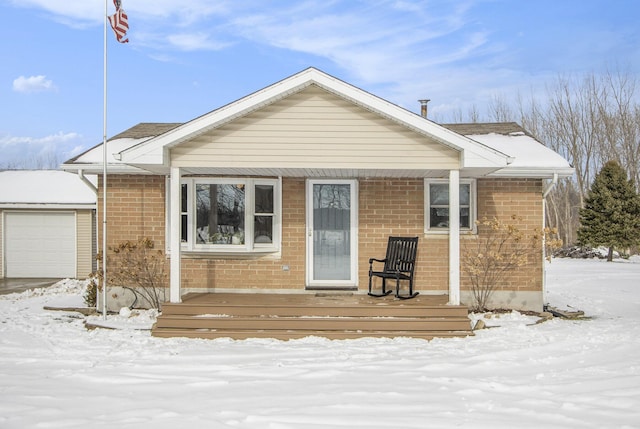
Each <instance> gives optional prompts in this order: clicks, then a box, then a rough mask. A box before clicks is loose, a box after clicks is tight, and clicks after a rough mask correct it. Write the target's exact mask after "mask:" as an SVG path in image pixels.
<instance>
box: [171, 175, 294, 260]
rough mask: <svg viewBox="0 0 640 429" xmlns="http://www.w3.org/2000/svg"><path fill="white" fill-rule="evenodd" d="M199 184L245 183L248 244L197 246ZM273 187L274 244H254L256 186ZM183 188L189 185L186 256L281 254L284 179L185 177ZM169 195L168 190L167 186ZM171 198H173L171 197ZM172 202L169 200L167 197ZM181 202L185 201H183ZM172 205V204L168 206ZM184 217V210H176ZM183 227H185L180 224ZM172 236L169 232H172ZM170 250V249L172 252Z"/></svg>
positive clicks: (184, 248) (184, 243) (182, 245)
mask: <svg viewBox="0 0 640 429" xmlns="http://www.w3.org/2000/svg"><path fill="white" fill-rule="evenodd" d="M196 184H243V185H245V187H246V190H247V191H246V193H245V198H246V200H245V243H244V245H223V244H197V243H196V242H195V240H194V231H195V225H194V222H195V212H196V207H195V198H194V196H195V187H196ZM267 184H268V185H273V187H274V201H273V204H274V208H273V210H274V213H273V242H272V243H254V237H253V228H254V216H255V213H254V211H255V210H254V209H255V198H254V197H255V194H254V192H255V185H267ZM182 185H187V192H188V193H187V241H186V242H182V243H181V246H180V249H181V251H182V252H185V253H199V254H254V253H277V252H279V251H280V249H281V243H282V178H281V177H280V178H277V179H266V178H247V177H238V178H229V177H224V178H218V177H183V178H181V180H180V189H181V190H182ZM167 193H169V192H168V187H167ZM168 197H169V196H168ZM167 201H169V198H167ZM180 202H181V200H180ZM167 206H169V205H167ZM167 208H168V210H167V225H170V212H171V210H169V207H167ZM176 212H177V213H179V215H180V216H181V217H182V207H180V210H177V211H176ZM180 225H181V224H180ZM168 233H169V231H168ZM167 242H168V240H167ZM168 250H170V249H168Z"/></svg>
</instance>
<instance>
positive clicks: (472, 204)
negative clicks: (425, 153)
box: [424, 179, 478, 234]
mask: <svg viewBox="0 0 640 429" xmlns="http://www.w3.org/2000/svg"><path fill="white" fill-rule="evenodd" d="M436 183H438V184H448V183H449V179H424V233H425V234H449V228H448V227H446V228H442V227H440V228H437V227H433V228H432V227H431V226H430V225H431V207H430V202H431V198H430V189H431V187H430V186H429V185H430V184H436ZM460 184H461V185H467V184H468V185H470V195H469V223H470V228H463V227H460V232H466V233H472V234H477V225H476V219H477V218H478V198H477V196H478V191H477V181H476V179H460Z"/></svg>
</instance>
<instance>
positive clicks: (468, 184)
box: [425, 179, 476, 232]
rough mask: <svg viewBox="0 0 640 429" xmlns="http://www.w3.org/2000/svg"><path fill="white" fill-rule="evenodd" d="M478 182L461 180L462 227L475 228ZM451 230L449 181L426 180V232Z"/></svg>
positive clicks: (470, 229) (465, 228) (469, 229)
mask: <svg viewBox="0 0 640 429" xmlns="http://www.w3.org/2000/svg"><path fill="white" fill-rule="evenodd" d="M475 213H476V182H475V180H472V179H461V180H460V229H461V230H467V231H472V230H475V220H476V214H475ZM448 230H449V181H448V180H442V179H438V180H434V179H427V180H425V232H438V231H443V232H446V231H448Z"/></svg>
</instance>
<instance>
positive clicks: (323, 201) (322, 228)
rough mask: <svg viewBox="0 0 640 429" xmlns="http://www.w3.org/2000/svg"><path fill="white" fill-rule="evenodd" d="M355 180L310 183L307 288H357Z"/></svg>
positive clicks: (312, 181)
mask: <svg viewBox="0 0 640 429" xmlns="http://www.w3.org/2000/svg"><path fill="white" fill-rule="evenodd" d="M356 185H357V182H356V181H355V180H309V181H307V286H310V287H320V288H323V287H326V288H332V287H340V288H343V287H355V286H357V259H358V258H357V231H358V227H357V213H358V207H357V202H358V195H357V186H356Z"/></svg>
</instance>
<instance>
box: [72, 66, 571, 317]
mask: <svg viewBox="0 0 640 429" xmlns="http://www.w3.org/2000/svg"><path fill="white" fill-rule="evenodd" d="M107 145H108V147H107V152H108V153H109V158H108V172H109V173H108V176H107V177H108V181H107V207H108V209H107V213H108V224H109V232H108V245H109V246H113V245H116V244H118V243H121V242H123V241H127V240H136V239H138V238H140V237H148V238H151V239H152V240H154V242H155V243H156V244H157V245H158V246H160V248H161V249H165V250H166V254H167V257H168V258H169V266H170V277H169V296H170V301H171V302H173V303H178V302H180V301H181V300H182V297H183V296H184V295H185V294H186V293H188V292H216V293H221V292H248V291H251V292H256V291H259V292H264V293H272V294H275V293H283V292H291V293H304V292H307V291H330V292H331V291H352V292H356V293H360V292H365V291H366V288H367V283H368V265H369V264H368V259H369V258H370V257H382V256H384V253H385V247H386V243H387V238H388V236H390V235H401V236H418V237H420V240H419V250H418V263H417V268H416V280H415V286H416V290H418V291H420V293H421V295H447V296H448V298H447V300H448V302H449V303H450V304H451V305H457V304H459V303H460V302H461V301H462V302H468V301H469V299H470V297H469V287H468V280H467V279H466V278H465V277H464V275H463V274H462V273H461V270H460V253H461V250H460V249H461V246H464V243H465V242H466V241H469V240H478V239H482V237H479V236H478V233H477V231H476V228H475V223H474V221H475V220H476V219H481V218H483V217H494V216H495V217H498V218H503V219H507V218H510V216H511V215H512V214H516V215H519V216H521V218H522V221H521V222H520V224H519V225H518V227H519V228H520V229H522V230H523V231H525V232H526V233H527V234H533V232H534V231H535V230H536V229H538V230H539V229H540V228H541V227H542V225H543V219H544V217H543V206H544V203H543V195H544V193H545V191H546V190H548V189H549V187H550V186H553V183H554V181H555V180H557V178H559V177H567V176H570V175H571V174H573V169H572V168H571V166H570V165H569V164H568V163H567V161H566V160H565V159H563V158H562V157H561V156H560V155H558V154H556V153H555V152H553V151H552V150H550V149H548V148H546V147H545V146H544V145H542V144H541V143H540V142H538V141H536V140H535V139H534V138H533V137H532V136H530V135H528V134H527V133H526V132H525V131H524V130H523V129H522V128H521V127H519V126H518V125H516V124H513V123H507V124H458V125H449V126H443V125H439V124H436V123H434V122H432V121H430V120H428V119H427V118H425V117H423V116H421V115H419V114H415V113H413V112H410V111H408V110H405V109H404V108H401V107H399V106H397V105H395V104H393V103H390V102H389V101H386V100H384V99H381V98H379V97H377V96H375V95H373V94H370V93H368V92H366V91H363V90H362V89H359V88H356V87H354V86H352V85H350V84H348V83H346V82H344V81H341V80H339V79H337V78H335V77H332V76H330V75H328V74H326V73H324V72H322V71H320V70H317V69H315V68H309V69H306V70H304V71H302V72H300V73H297V74H295V75H293V76H291V77H288V78H286V79H284V80H282V81H280V82H277V83H275V84H273V85H271V86H268V87H266V88H264V89H262V90H259V91H257V92H255V93H252V94H250V95H248V96H246V97H244V98H241V99H239V100H237V101H235V102H233V103H230V104H228V105H225V106H223V107H220V108H218V109H216V110H213V111H211V112H209V113H206V114H204V115H202V116H200V117H198V118H195V119H193V120H191V121H189V122H186V123H183V124H151V123H144V124H139V125H136V126H134V127H133V128H131V129H129V130H126V131H124V132H123V133H121V134H118V135H116V136H115V137H113V138H111V139H110V140H109V141H108V143H107ZM102 152H103V149H102V145H99V146H96V147H95V148H93V149H91V150H90V151H88V152H86V153H84V154H82V155H80V156H78V157H76V158H74V159H71V160H69V161H68V162H66V163H65V165H63V169H65V170H68V171H84V172H85V173H88V172H91V173H96V174H100V173H101V172H102ZM98 187H99V196H98V199H99V201H102V195H103V193H104V189H103V183H102V178H101V177H100V178H99V185H98ZM101 204H102V203H100V204H98V211H100V210H101ZM99 216H100V214H99ZM543 270H544V264H543V262H542V258H539V259H538V260H536V261H535V263H534V264H532V265H530V266H527V267H525V268H522V269H521V270H519V271H518V272H516V273H515V275H514V276H512V278H510V279H509V281H508V282H507V283H505V284H504V285H501V286H500V288H499V290H497V291H496V292H495V294H494V301H493V305H494V306H495V307H506V308H516V309H526V310H538V311H540V310H542V306H543V279H544V273H543Z"/></svg>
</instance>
